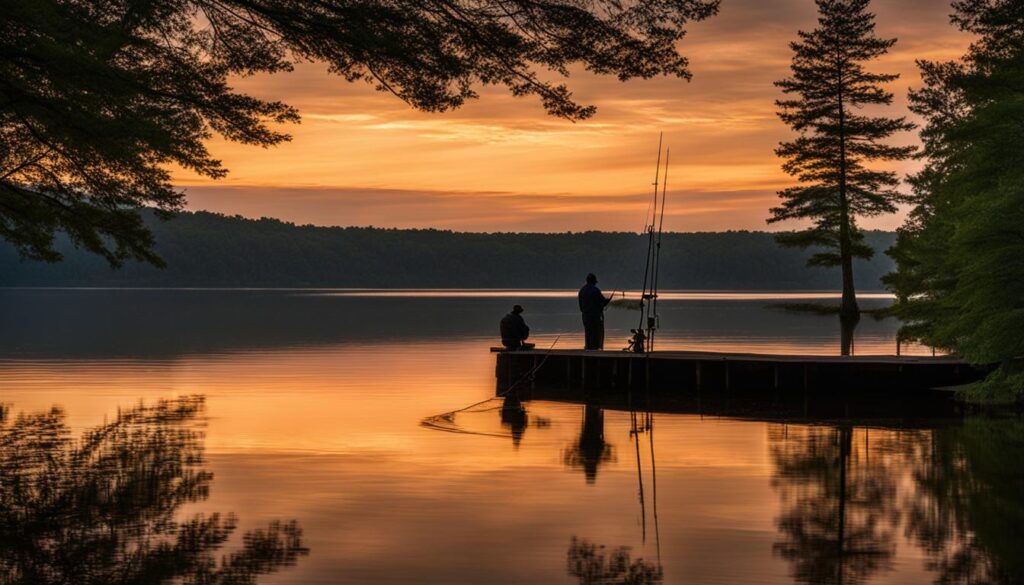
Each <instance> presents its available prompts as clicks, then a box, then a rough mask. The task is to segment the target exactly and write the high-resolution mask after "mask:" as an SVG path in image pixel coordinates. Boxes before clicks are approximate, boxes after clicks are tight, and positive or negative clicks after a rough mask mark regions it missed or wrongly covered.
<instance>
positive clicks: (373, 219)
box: [176, 0, 967, 231]
mask: <svg viewBox="0 0 1024 585" xmlns="http://www.w3.org/2000/svg"><path fill="white" fill-rule="evenodd" d="M948 4H949V3H948V0H875V1H874V2H873V10H874V11H875V12H876V13H877V14H878V19H877V23H878V29H877V30H878V33H879V35H881V36H886V37H892V36H895V37H898V38H899V42H898V43H897V44H896V46H895V47H894V49H893V51H892V52H891V53H890V54H889V55H888V56H886V57H885V58H884V59H882V60H880V61H879V62H878V63H877V64H875V65H874V66H873V67H872V68H873V70H875V71H885V72H898V73H901V74H902V77H901V79H900V80H899V81H897V82H896V83H894V84H892V85H891V87H890V89H891V90H892V91H894V92H895V93H896V102H895V104H894V105H893V107H892V108H891V111H892V113H893V114H896V115H903V114H905V113H906V109H905V106H906V89H907V88H908V87H912V86H916V85H918V83H919V77H918V75H917V71H916V67H915V66H914V59H917V58H929V59H942V58H952V57H955V56H956V55H958V54H960V53H962V52H963V49H964V47H965V46H966V43H967V39H966V37H965V36H964V35H962V34H961V33H959V32H957V31H956V30H955V29H954V28H953V27H952V26H950V25H949V23H948V14H949V12H950V10H949V6H948ZM814 25H815V10H814V5H813V2H811V0H723V1H722V7H721V11H720V13H719V15H718V16H716V17H714V18H712V19H710V20H708V21H705V22H702V23H696V24H694V25H692V26H690V27H689V30H690V34H689V36H688V37H687V38H686V39H685V40H684V42H683V43H682V45H681V50H682V53H683V54H685V55H686V56H688V57H689V58H690V60H691V70H692V72H693V74H694V78H693V81H692V82H689V83H687V82H686V81H683V80H679V79H671V78H659V79H655V80H649V81H632V82H628V83H620V82H618V81H616V80H615V79H614V78H602V77H596V76H592V75H588V74H577V75H574V76H573V77H572V78H570V79H569V80H568V82H569V84H570V86H571V87H572V88H573V90H574V91H575V93H576V96H577V97H578V98H579V100H580V101H582V102H584V103H591V104H595V105H596V106H597V107H598V113H597V115H596V116H594V117H593V118H591V119H590V120H587V121H585V122H578V123H571V122H567V121H564V120H560V119H555V118H551V117H549V116H547V115H545V113H544V112H543V110H542V109H541V107H540V105H539V103H538V101H537V100H535V99H531V98H514V97H511V96H509V95H508V94H507V93H506V92H504V91H503V90H501V89H500V88H491V89H487V90H484V91H482V92H481V93H482V96H481V98H480V99H479V100H477V101H475V102H471V103H470V104H469V105H467V106H465V107H464V108H462V109H461V110H458V111H455V112H449V113H444V114H427V113H422V112H417V111H414V110H412V109H410V108H409V107H408V106H407V105H405V104H404V103H402V102H401V101H399V100H397V99H396V98H394V97H393V96H391V95H390V94H383V93H377V92H375V91H374V90H373V89H372V88H371V87H370V86H368V85H364V84H347V83H345V82H344V80H342V79H340V78H338V77H335V76H330V75H328V74H327V73H326V68H325V67H324V66H322V65H319V64H303V65H300V66H298V67H297V68H296V71H295V72H293V73H289V74H278V75H274V76H258V77H255V78H248V79H240V80H237V83H236V86H237V87H238V88H239V89H242V90H244V91H246V92H250V93H253V94H255V95H257V96H260V97H263V98H268V99H280V100H283V101H286V102H288V103H289V104H292V105H294V106H296V107H298V108H299V109H300V111H301V113H302V116H303V121H302V123H301V124H300V125H298V126H291V127H290V128H288V131H289V132H290V133H291V134H292V135H293V140H292V142H290V143H286V144H283V145H281V146H278V147H275V148H272V149H259V148H253V147H249V146H244V145H238V144H231V143H226V142H224V141H221V140H216V141H215V142H214V143H213V144H212V145H211V148H212V150H213V152H214V154H215V155H216V156H218V157H220V158H222V160H223V161H224V163H225V166H226V167H227V168H228V169H230V171H231V172H230V174H229V176H228V177H227V178H226V179H222V180H219V181H216V182H211V181H208V180H204V179H202V178H197V177H195V176H192V175H190V174H186V173H184V172H179V173H176V184H178V185H180V186H182V187H185V188H186V189H187V195H188V199H189V207H190V208H192V209H208V210H213V211H218V212H223V213H229V214H241V215H244V216H249V217H260V216H271V217H279V218H282V219H285V220H288V221H294V222H298V223H313V224H318V225H375V226H385V227H441V228H450V229H456V230H468V231H567V230H573V231H580V230H587V229H605V230H630V231H639V230H640V229H641V228H642V226H643V222H644V214H645V211H646V209H647V202H648V198H649V191H647V189H648V185H649V184H650V182H651V180H652V178H653V172H654V169H653V165H654V157H655V153H656V148H657V138H658V132H659V131H664V132H665V140H666V143H667V144H668V145H670V146H671V147H672V164H671V170H670V176H669V194H670V203H669V206H668V210H667V215H666V219H665V226H666V229H669V230H673V231H693V230H724V229H758V230H761V229H767V228H768V226H766V225H765V223H764V220H765V218H766V217H767V214H768V212H767V210H768V208H769V207H770V206H772V205H773V204H774V203H775V201H776V197H775V191H776V190H777V189H779V188H780V187H782V186H785V185H787V184H788V183H789V178H788V177H787V176H786V175H785V174H783V173H782V171H781V170H780V169H779V160H778V159H777V158H776V157H775V155H774V153H773V150H774V148H775V146H776V144H777V143H778V142H779V141H780V140H783V139H785V138H787V137H788V136H789V135H790V133H789V131H788V129H787V128H786V127H785V126H784V125H783V124H782V123H781V122H780V121H779V120H778V119H777V118H776V116H775V107H774V103H773V102H774V100H775V98H776V97H778V95H779V93H778V91H777V90H776V88H775V87H774V86H773V85H772V82H773V81H775V80H777V79H781V78H783V77H785V76H786V75H787V74H788V65H789V61H790V57H791V51H790V49H789V47H788V42H789V41H790V40H792V39H793V38H794V37H795V34H796V30H797V29H801V28H802V29H810V28H813V26H814ZM914 141H916V136H914V135H912V134H907V135H905V136H903V137H901V138H900V139H899V142H902V143H912V142H914ZM914 166H916V163H912V162H911V163H903V164H899V165H893V166H891V167H890V168H893V169H895V170H901V171H905V170H908V169H911V168H914ZM900 221H901V218H900V217H899V216H889V217H885V218H879V219H875V220H869V221H866V222H863V225H865V226H868V227H881V228H893V227H896V226H897V225H899V223H900ZM791 227H793V226H792V225H785V224H783V225H781V226H777V227H776V226H772V229H788V228H791Z"/></svg>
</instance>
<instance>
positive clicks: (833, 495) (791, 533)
mask: <svg viewBox="0 0 1024 585" xmlns="http://www.w3.org/2000/svg"><path fill="white" fill-rule="evenodd" d="M852 439H853V430H852V429H851V428H849V427H841V428H826V427H797V428H793V427H773V428H772V429H771V430H770V432H769V441H770V443H771V451H772V457H773V459H774V463H775V467H776V473H775V477H774V478H773V483H774V485H775V486H776V488H777V489H778V490H779V493H780V499H781V502H782V514H781V515H780V517H779V518H778V520H777V523H778V527H779V531H780V533H781V536H782V538H781V540H780V541H779V542H776V544H775V547H774V550H775V552H776V553H777V554H778V555H780V556H781V557H783V558H785V559H786V560H788V561H790V562H791V563H792V564H793V576H794V577H795V578H796V579H797V580H798V581H801V582H804V583H837V584H838V583H859V582H862V581H865V580H867V578H868V577H869V576H870V575H871V574H872V573H875V572H876V571H879V570H882V569H885V568H887V567H888V566H889V563H890V559H891V557H892V555H893V553H894V552H895V545H894V543H893V529H892V523H893V522H895V519H894V518H893V517H892V515H893V514H895V511H894V510H893V508H892V501H893V499H894V496H895V480H894V478H893V477H892V475H891V474H890V473H888V471H887V469H886V465H885V463H884V459H883V460H875V461H870V464H869V461H868V457H867V454H866V453H861V454H860V456H858V457H855V456H853V440H852ZM887 514H888V515H889V517H888V518H887ZM887 520H889V521H888V522H887Z"/></svg>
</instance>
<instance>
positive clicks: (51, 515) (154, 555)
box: [0, 396, 308, 585]
mask: <svg viewBox="0 0 1024 585" xmlns="http://www.w3.org/2000/svg"><path fill="white" fill-rule="evenodd" d="M202 410H203V399H202V397H196V396H192V397H187V398H179V399H174V400H165V401H160V402H157V403H156V404H154V405H150V406H146V405H143V404H139V405H137V406H135V407H133V408H130V409H127V410H122V411H120V412H118V414H117V416H116V417H115V418H114V419H113V420H112V421H109V422H105V423H104V424H102V425H99V426H97V427H95V428H92V429H90V430H88V431H86V432H84V433H83V434H82V435H81V436H80V437H79V438H72V436H71V432H70V430H69V428H68V426H67V423H66V414H65V413H64V411H63V410H61V409H60V408H53V409H51V410H49V411H46V412H39V413H32V414H20V415H18V416H17V417H13V418H12V417H11V415H10V413H9V411H8V410H7V409H4V410H2V411H0V582H2V583H11V584H15V583H24V584H29V583H32V584H38V585H47V584H72V583H74V584H83V585H84V584H92V583H96V584H116V583H140V584H144V583H165V582H168V581H170V580H183V581H184V582H188V583H237V584H252V583H255V582H256V580H257V578H258V577H259V576H260V575H265V574H268V573H272V572H274V571H277V570H278V569H280V568H282V567H286V566H290V565H293V564H295V563H296V561H297V559H298V557H300V556H302V555H306V554H308V549H306V548H305V547H304V546H303V543H302V532H301V530H300V529H299V527H298V525H297V524H296V523H295V522H294V521H292V522H286V523H280V522H274V523H271V524H269V525H268V526H266V527H264V528H261V529H257V530H252V531H248V532H246V533H245V535H244V536H243V537H242V541H241V543H240V544H239V545H237V546H233V547H231V552H225V548H226V546H227V545H228V542H229V539H230V537H231V535H232V533H233V532H234V531H235V529H236V526H237V520H236V518H235V517H234V516H233V515H221V514H218V513H213V514H209V515H195V516H193V517H191V518H188V519H179V518H177V514H178V512H179V511H180V509H181V507H182V506H183V505H185V504H189V503H195V502H200V501H202V500H205V499H206V498H207V497H208V495H209V490H210V483H211V482H212V480H213V475H212V474H211V473H210V472H208V471H207V470H205V469H204V468H203V466H202V465H203V450H204V448H203V441H202V432H201V429H200V427H199V424H200V422H201V419H200V415H201V413H202Z"/></svg>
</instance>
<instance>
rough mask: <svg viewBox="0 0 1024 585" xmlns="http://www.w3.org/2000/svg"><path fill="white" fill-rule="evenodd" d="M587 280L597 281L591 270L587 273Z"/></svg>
mask: <svg viewBox="0 0 1024 585" xmlns="http://www.w3.org/2000/svg"><path fill="white" fill-rule="evenodd" d="M587 282H597V277H596V276H594V273H593V272H591V273H590V274H588V275H587Z"/></svg>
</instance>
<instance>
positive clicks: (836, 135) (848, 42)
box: [768, 0, 914, 319]
mask: <svg viewBox="0 0 1024 585" xmlns="http://www.w3.org/2000/svg"><path fill="white" fill-rule="evenodd" d="M817 5H818V12H819V16H818V28H816V29H815V30H813V31H812V32H804V31H799V33H798V34H799V36H800V40H798V41H796V42H793V43H791V44H790V46H791V47H792V49H793V52H794V56H793V63H792V65H791V69H792V72H793V75H792V77H789V78H787V79H784V80H782V81H778V82H776V85H777V86H778V87H780V88H782V91H783V92H784V93H786V94H789V95H792V96H794V97H792V98H790V99H783V100H778V101H776V105H777V106H778V108H779V118H781V119H782V121H783V122H785V123H786V124H788V125H790V126H791V127H792V128H793V130H795V131H797V132H799V136H798V137H797V138H796V139H795V140H793V141H791V142H784V143H782V144H781V145H779V148H778V149H776V151H775V152H776V154H778V155H779V156H780V157H782V158H784V159H786V162H785V163H784V164H783V166H782V168H783V170H785V171H786V172H787V173H789V174H790V175H793V176H794V177H796V178H797V180H798V181H799V182H800V185H799V186H796V187H791V188H788V189H784V190H782V191H780V192H779V197H780V198H781V199H782V203H781V205H779V206H778V207H774V208H772V210H771V212H772V216H771V218H769V219H768V222H769V223H774V222H778V221H783V220H788V219H810V220H813V222H814V224H813V226H812V227H810V228H808V229H805V230H801V231H796V232H788V233H783V234H780V235H779V236H778V237H777V240H778V242H779V243H780V244H781V245H783V246H792V247H799V248H815V249H818V250H819V251H817V252H816V253H815V254H814V255H812V256H811V258H810V259H809V260H808V265H809V266H839V267H841V269H842V277H843V300H842V306H841V308H840V315H841V316H842V317H844V318H847V319H849V318H856V317H858V316H859V314H860V311H859V308H858V307H857V297H856V291H855V290H854V284H853V258H854V257H860V258H870V257H871V256H872V255H873V253H874V250H872V249H871V248H870V247H869V246H867V245H865V244H864V242H863V239H864V237H863V235H862V234H861V233H860V231H859V230H858V229H857V224H856V218H857V217H858V216H861V217H865V216H867V217H870V216H875V215H880V214H884V213H892V212H894V211H896V206H895V202H897V201H898V200H899V194H898V193H897V192H896V187H897V185H899V179H897V176H896V174H895V173H893V172H887V171H880V170H876V169H872V168H868V166H867V164H868V163H870V162H872V161H891V160H901V159H906V158H908V157H910V156H911V155H912V154H913V151H914V149H913V147H900V146H890V145H887V144H884V143H883V142H882V141H883V140H885V139H886V138H888V137H890V136H891V135H893V134H894V133H896V132H899V131H904V130H910V129H912V128H913V127H914V126H913V124H911V123H909V122H907V121H906V120H905V119H904V118H886V117H881V116H871V115H868V114H867V113H865V112H863V111H862V110H861V107H863V106H885V105H889V104H891V103H892V98H893V95H892V93H889V92H887V91H885V90H884V89H883V88H882V84H884V83H886V82H890V81H893V80H894V79H896V78H897V77H898V75H892V74H882V73H869V72H868V71H866V70H865V69H864V63H865V62H867V61H871V60H872V59H875V58H877V57H879V56H881V55H884V54H885V53H886V52H888V50H889V47H891V46H892V45H893V44H894V43H895V42H896V39H880V38H878V37H877V36H875V16H874V14H872V13H870V12H868V11H867V8H868V0H817Z"/></svg>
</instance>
